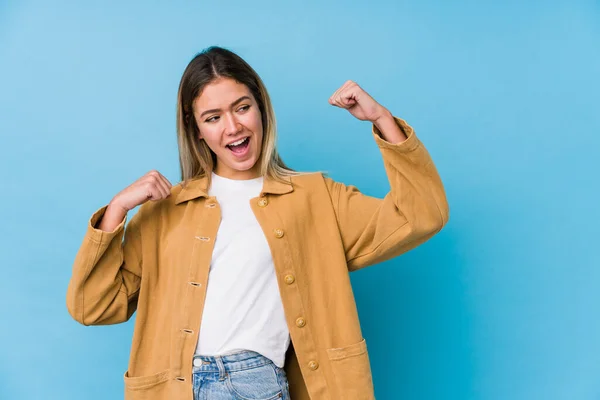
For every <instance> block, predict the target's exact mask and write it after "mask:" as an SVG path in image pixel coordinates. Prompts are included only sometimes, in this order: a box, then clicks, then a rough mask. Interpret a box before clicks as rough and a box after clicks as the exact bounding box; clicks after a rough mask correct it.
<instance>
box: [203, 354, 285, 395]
mask: <svg viewBox="0 0 600 400" xmlns="http://www.w3.org/2000/svg"><path fill="white" fill-rule="evenodd" d="M192 378H193V387H194V400H206V399H209V400H232V399H235V400H249V399H252V400H275V399H282V400H290V393H289V386H288V381H287V376H286V374H285V371H284V370H283V368H279V367H278V366H276V365H275V364H274V363H273V361H271V360H270V359H268V358H267V357H264V356H263V355H261V354H260V353H257V352H254V351H251V350H244V351H238V352H235V353H230V354H226V355H221V356H203V355H195V356H194V361H193V370H192Z"/></svg>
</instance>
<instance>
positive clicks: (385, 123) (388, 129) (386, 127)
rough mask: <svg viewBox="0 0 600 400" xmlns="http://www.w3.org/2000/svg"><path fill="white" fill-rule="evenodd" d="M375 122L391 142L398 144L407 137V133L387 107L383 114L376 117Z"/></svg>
mask: <svg viewBox="0 0 600 400" xmlns="http://www.w3.org/2000/svg"><path fill="white" fill-rule="evenodd" d="M373 124H374V125H375V126H376V127H377V129H379V132H380V133H381V136H382V137H383V139H385V140H386V141H387V142H389V143H392V144H398V143H402V142H403V141H405V140H406V139H407V136H406V134H405V133H404V132H403V131H402V129H401V128H400V127H399V126H398V124H397V123H396V121H395V120H394V116H393V115H392V113H391V112H390V111H389V110H387V109H383V110H382V111H381V116H380V117H378V118H377V119H375V120H374V121H373Z"/></svg>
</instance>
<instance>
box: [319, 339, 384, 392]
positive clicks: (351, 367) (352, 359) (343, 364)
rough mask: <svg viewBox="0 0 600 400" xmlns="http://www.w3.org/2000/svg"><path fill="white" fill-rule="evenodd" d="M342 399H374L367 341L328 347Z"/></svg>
mask: <svg viewBox="0 0 600 400" xmlns="http://www.w3.org/2000/svg"><path fill="white" fill-rule="evenodd" d="M327 355H328V357H329V361H330V362H331V369H332V370H333V373H334V375H335V381H336V386H337V392H338V393H339V396H340V398H341V399H354V400H373V399H374V398H375V397H374V391H373V378H372V376H371V365H370V363H369V354H368V352H367V342H366V341H365V339H362V340H361V341H360V342H358V343H354V344H351V345H350V346H346V347H339V348H332V349H327Z"/></svg>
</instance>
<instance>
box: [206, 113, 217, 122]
mask: <svg viewBox="0 0 600 400" xmlns="http://www.w3.org/2000/svg"><path fill="white" fill-rule="evenodd" d="M215 118H219V116H218V115H215V116H214V117H210V118H208V119H206V120H205V122H215V121H216V119H215Z"/></svg>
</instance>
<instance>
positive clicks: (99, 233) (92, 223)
mask: <svg viewBox="0 0 600 400" xmlns="http://www.w3.org/2000/svg"><path fill="white" fill-rule="evenodd" d="M107 208H108V204H107V205H105V206H103V207H101V208H100V209H98V210H97V211H96V212H95V213H94V214H93V215H92V217H91V218H90V219H89V221H88V227H87V237H88V238H90V239H91V240H93V241H94V242H97V243H109V242H110V241H111V240H112V239H114V237H115V236H117V235H118V234H119V233H120V232H121V231H122V230H123V229H124V228H125V221H127V214H125V217H123V220H122V221H121V222H120V223H119V225H117V226H116V227H115V229H114V230H113V231H112V232H106V231H103V230H101V229H98V228H97V227H96V226H97V224H98V222H99V221H100V220H101V219H102V217H103V216H104V213H105V212H106V209H107Z"/></svg>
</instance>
